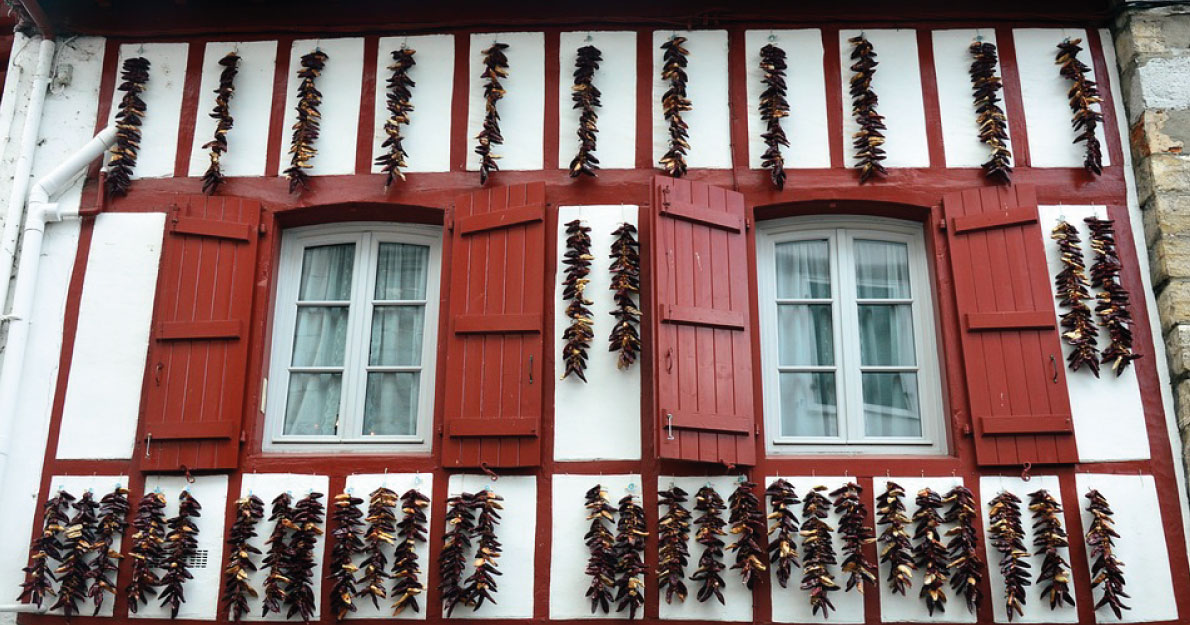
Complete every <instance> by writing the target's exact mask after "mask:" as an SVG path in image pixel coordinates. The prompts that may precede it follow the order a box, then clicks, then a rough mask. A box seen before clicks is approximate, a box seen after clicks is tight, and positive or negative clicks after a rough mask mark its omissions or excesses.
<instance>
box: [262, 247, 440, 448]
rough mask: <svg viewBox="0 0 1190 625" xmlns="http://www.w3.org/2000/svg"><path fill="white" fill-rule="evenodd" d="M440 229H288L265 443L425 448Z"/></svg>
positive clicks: (275, 445) (280, 276) (430, 400)
mask: <svg viewBox="0 0 1190 625" xmlns="http://www.w3.org/2000/svg"><path fill="white" fill-rule="evenodd" d="M441 237H442V231H441V229H440V228H437V227H427V226H415V225H407V224H374V223H372V224H350V225H347V224H344V225H333V226H314V227H308V228H296V229H293V230H290V231H287V232H285V234H284V235H283V238H282V241H281V261H280V264H279V270H278V271H279V274H278V283H277V299H276V309H275V312H274V314H275V322H276V323H275V327H274V330H273V353H272V361H271V364H270V381H269V386H270V389H269V393H268V405H267V409H266V411H265V415H266V423H267V426H268V433H269V434H268V436H267V437H266V440H265V449H266V450H267V449H273V450H295V449H311V448H318V447H321V446H325V445H326V444H331V443H351V444H354V445H357V446H359V447H363V448H366V450H367V451H375V450H377V449H378V445H379V446H380V448H383V449H393V450H409V451H422V450H428V449H429V439H430V437H429V436H428V431H429V427H430V415H431V413H432V407H433V406H432V404H433V397H434V393H433V381H434V380H433V378H434V356H435V350H436V346H437V341H436V337H435V333H436V331H437V328H438V284H439V267H440V264H441V260H440V257H441V249H440V248H441V243H440V241H441Z"/></svg>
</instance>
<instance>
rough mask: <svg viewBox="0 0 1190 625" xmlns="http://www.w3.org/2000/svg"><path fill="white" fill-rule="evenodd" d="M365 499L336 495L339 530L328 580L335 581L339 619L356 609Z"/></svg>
mask: <svg viewBox="0 0 1190 625" xmlns="http://www.w3.org/2000/svg"><path fill="white" fill-rule="evenodd" d="M363 503H364V500H363V499H361V498H359V497H355V496H353V495H352V494H351V493H340V494H338V495H335V500H334V503H333V506H334V510H333V511H332V512H331V519H332V520H333V521H334V523H335V529H333V530H331V534H330V536H331V562H330V573H328V574H327V576H326V577H327V579H329V580H331V601H330V604H331V605H330V608H331V614H334V615H335V619H336V620H339V621H341V620H343V619H344V618H346V617H347V614H348V613H350V612H355V611H356V609H357V608H356V606H355V601H354V598H355V596H356V584H357V580H356V578H355V574H356V572H358V571H359V567H358V566H356V565H355V562H354V558H355V556H356V554H360V553H364V551H365V546H364V541H363V539H362V538H361V536H362V535H363V518H364V513H363V511H362V510H360V506H361V505H363Z"/></svg>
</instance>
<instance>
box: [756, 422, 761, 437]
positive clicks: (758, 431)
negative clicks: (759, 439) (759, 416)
mask: <svg viewBox="0 0 1190 625" xmlns="http://www.w3.org/2000/svg"><path fill="white" fill-rule="evenodd" d="M756 435H757V436H760V424H759V423H757V424H756Z"/></svg>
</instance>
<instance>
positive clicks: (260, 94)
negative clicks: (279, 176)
mask: <svg viewBox="0 0 1190 625" xmlns="http://www.w3.org/2000/svg"><path fill="white" fill-rule="evenodd" d="M233 50H234V51H235V52H236V54H238V55H240V66H239V70H240V71H239V73H238V74H237V75H236V79H235V83H234V87H235V95H233V96H232V97H231V103H230V105H229V106H230V110H231V116H232V119H233V120H234V122H233V124H232V127H231V131H230V132H228V133H227V152H226V153H225V154H223V156H222V157H220V159H219V165H220V167H221V168H222V169H223V174H224V175H225V176H263V175H264V159H265V153H266V152H268V149H269V117H270V115H272V111H273V76H274V74H276V72H277V42H276V41H212V42H210V43H208V44H207V47H206V50H205V51H204V52H203V61H202V83H201V87H200V88H199V93H200V94H201V96H200V97H199V100H198V114H197V115H196V116H195V119H194V141H193V143H191V145H190V169H189V172H188V175H190V176H202V175H203V174H204V173H206V171H207V167H209V166H210V164H211V159H210V150H204V149H203V147H202V146H203V144H205V143H206V142H208V141H210V140H211V138H212V137H214V135H215V126H216V125H217V124H218V120H216V119H215V118H214V117H211V109H213V108H214V107H215V91H216V90H217V89H218V88H219V75H220V74H222V73H223V66H222V65H220V64H219V61H220V60H222V59H223V57H225V56H227V53H228V52H231V51H233Z"/></svg>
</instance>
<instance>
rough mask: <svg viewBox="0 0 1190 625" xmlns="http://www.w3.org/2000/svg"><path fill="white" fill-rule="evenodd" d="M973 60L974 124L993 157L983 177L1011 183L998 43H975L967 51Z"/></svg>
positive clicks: (1010, 161) (989, 160) (984, 170)
mask: <svg viewBox="0 0 1190 625" xmlns="http://www.w3.org/2000/svg"><path fill="white" fill-rule="evenodd" d="M968 50H969V51H970V52H971V57H972V58H973V59H975V60H974V61H972V62H971V90H972V94H973V95H974V97H975V123H977V124H979V140H980V141H982V142H983V144H984V145H986V146H988V149H989V150H990V151H991V156H990V158H988V160H987V162H985V163H984V164H983V174H984V176H986V177H988V178H990V179H992V180H995V181H997V182H1003V183H1004V184H1008V183H1009V182H1010V181H1011V179H1012V152H1011V151H1010V150H1009V149H1008V118H1007V117H1005V115H1004V109H1002V108H1000V91H1001V90H1002V89H1004V82H1003V81H1002V80H1001V79H1000V77H999V76H997V75H996V67H997V66H998V65H999V62H1000V60H999V55H998V54H997V53H996V44H994V43H991V42H990V41H978V40H977V41H973V42H972V43H971V46H970V47H969V48H968Z"/></svg>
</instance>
